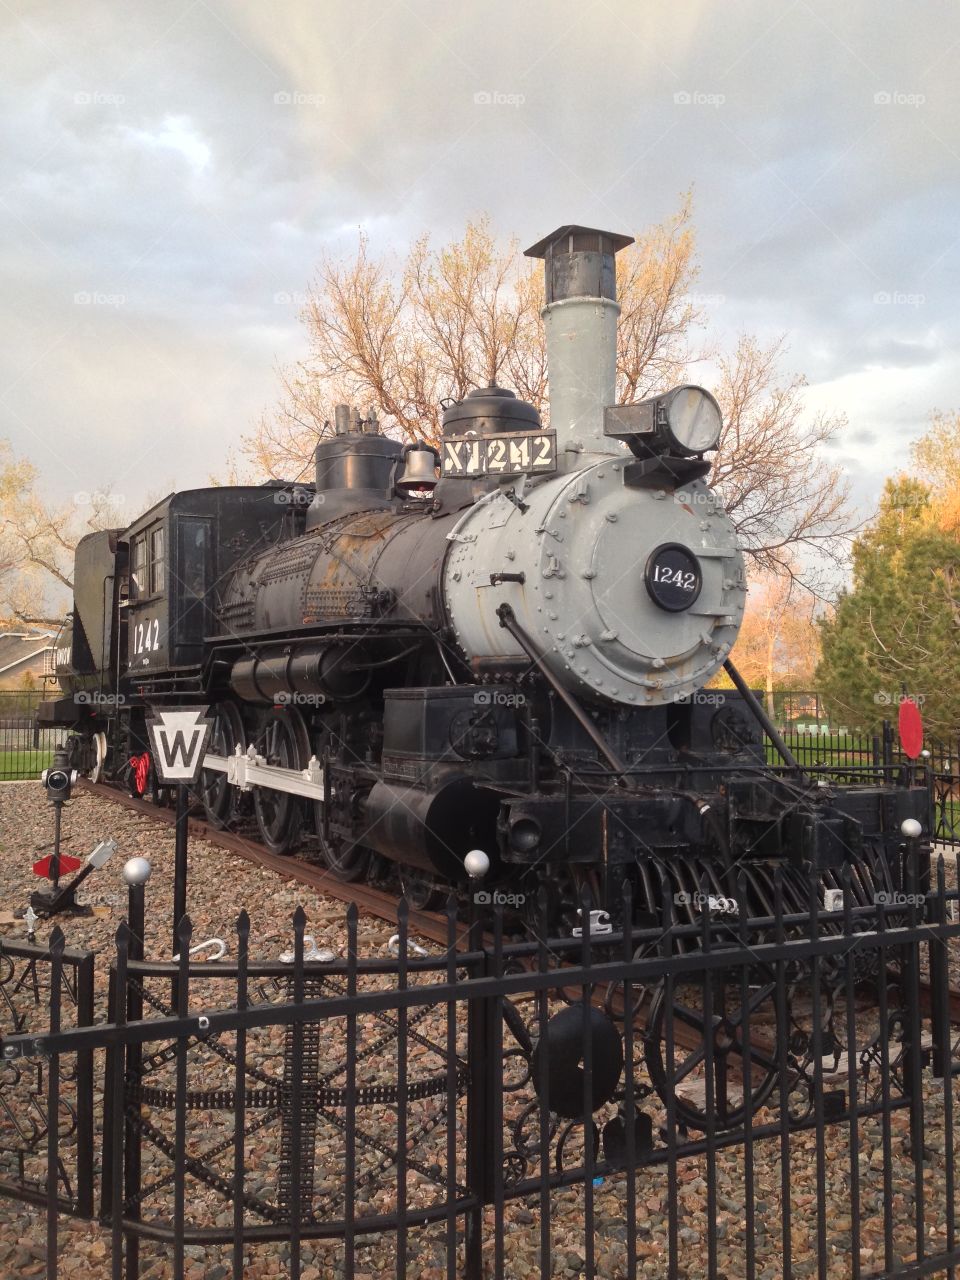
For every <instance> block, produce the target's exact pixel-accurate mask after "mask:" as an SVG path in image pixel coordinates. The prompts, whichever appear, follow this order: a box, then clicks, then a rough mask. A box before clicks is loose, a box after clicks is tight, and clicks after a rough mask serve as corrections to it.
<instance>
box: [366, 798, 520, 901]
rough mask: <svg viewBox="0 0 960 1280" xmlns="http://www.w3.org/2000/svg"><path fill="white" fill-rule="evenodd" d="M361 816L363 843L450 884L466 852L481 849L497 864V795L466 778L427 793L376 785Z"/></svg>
mask: <svg viewBox="0 0 960 1280" xmlns="http://www.w3.org/2000/svg"><path fill="white" fill-rule="evenodd" d="M363 812H364V832H363V843H364V844H365V845H367V846H368V847H369V848H371V849H376V850H377V852H378V853H382V854H383V855H384V856H385V857H387V858H390V859H392V860H393V861H394V862H399V863H401V864H404V863H406V864H408V865H410V866H414V867H419V868H420V869H421V870H423V871H432V872H435V873H436V874H437V875H438V876H441V877H443V878H444V879H447V880H452V881H456V880H459V879H463V876H464V870H463V860H464V858H465V857H466V856H467V854H468V853H469V852H470V851H471V850H476V849H482V850H483V851H484V852H485V853H486V854H487V855H488V856H489V858H490V860H491V862H493V863H496V864H498V865H499V858H498V856H497V816H498V814H499V812H500V796H499V795H498V794H497V793H496V792H493V791H486V790H485V789H484V788H483V787H478V786H476V785H474V783H473V782H472V781H471V780H470V779H468V778H454V779H452V780H451V781H449V782H447V783H445V784H444V785H442V786H440V787H439V788H437V789H435V790H430V791H421V790H420V789H419V788H417V787H405V786H402V785H400V784H397V783H392V782H378V783H376V784H375V786H374V787H373V788H372V790H371V791H370V794H369V795H368V796H367V799H366V801H365V802H364V808H363Z"/></svg>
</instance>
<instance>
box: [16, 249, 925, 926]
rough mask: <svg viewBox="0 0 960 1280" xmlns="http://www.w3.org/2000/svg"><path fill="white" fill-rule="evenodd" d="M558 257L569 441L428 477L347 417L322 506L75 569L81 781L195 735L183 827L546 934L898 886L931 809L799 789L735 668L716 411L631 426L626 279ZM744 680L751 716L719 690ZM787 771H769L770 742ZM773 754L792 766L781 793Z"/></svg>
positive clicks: (704, 399)
mask: <svg viewBox="0 0 960 1280" xmlns="http://www.w3.org/2000/svg"><path fill="white" fill-rule="evenodd" d="M630 243H631V238H630V237H628V236H623V235H615V234H612V233H609V232H605V231H600V230H595V229H591V228H587V227H581V226H564V227H560V228H559V229H558V230H557V231H555V232H553V234H552V235H549V236H547V237H546V238H545V239H543V240H541V241H539V242H538V243H537V244H535V245H534V246H532V248H530V249H528V250H527V254H528V255H529V256H532V257H535V258H538V259H542V260H543V263H544V272H545V296H546V305H545V308H544V311H543V319H544V324H545V327H546V338H547V350H548V360H549V374H550V422H549V427H545V426H544V425H543V423H542V422H541V420H540V416H539V414H538V412H537V410H536V409H535V408H534V406H532V405H530V404H527V403H525V402H524V401H523V400H520V399H518V398H517V397H516V396H515V395H514V394H513V393H512V392H511V391H509V390H506V389H505V388H502V387H499V386H496V385H490V386H487V387H481V388H478V389H476V390H474V391H471V392H470V393H469V394H468V395H466V396H465V398H464V399H463V400H461V401H458V402H456V403H452V404H450V405H449V406H448V407H447V408H446V409H445V411H444V413H443V430H442V438H441V440H440V441H439V449H436V448H434V447H432V446H431V445H428V444H422V443H411V444H405V445H404V444H401V443H399V442H398V441H396V440H394V439H393V438H391V437H390V436H389V435H388V434H385V433H384V432H382V431H381V430H380V428H379V424H378V423H377V421H376V418H375V417H374V416H373V415H372V414H371V415H370V416H368V417H367V418H365V419H362V418H361V417H360V415H359V414H357V413H356V412H355V411H353V410H352V409H351V408H349V407H348V406H338V407H337V409H336V412H335V423H334V428H333V430H332V432H331V433H330V434H329V435H327V436H325V437H324V438H323V439H321V441H320V443H319V444H318V446H317V449H316V473H315V481H314V483H313V484H292V483H280V482H270V483H268V484H264V485H260V486H238V487H224V488H207V489H194V490H189V491H185V492H182V493H176V494H173V495H171V496H170V497H168V498H166V499H165V500H164V501H162V502H160V503H158V504H157V505H156V506H154V507H152V508H151V509H150V510H149V511H147V512H146V513H145V514H144V515H142V516H141V517H140V518H139V519H138V520H136V521H134V523H133V524H131V525H130V526H129V527H128V528H126V529H114V530H108V531H104V532H97V533H92V534H90V535H88V536H87V537H86V538H84V539H83V540H82V542H81V543H80V544H79V546H78V547H77V551H76V573H75V587H74V607H73V612H72V615H71V617H70V619H69V621H68V623H67V625H66V627H65V629H64V632H63V634H62V636H61V637H60V639H59V640H58V642H57V651H56V669H57V675H58V677H59V681H60V685H61V689H62V690H63V691H64V696H63V697H61V698H59V699H57V700H53V701H50V702H47V703H45V704H44V705H43V707H42V708H41V712H40V718H41V720H42V722H43V723H45V724H48V725H50V724H52V725H59V726H63V727H65V728H67V729H69V730H71V731H72V733H71V738H70V745H71V750H72V752H73V757H74V762H75V764H76V766H77V767H78V768H79V769H80V770H81V771H83V772H85V773H86V774H88V775H89V776H92V777H95V778H96V777H113V778H120V777H124V776H125V777H126V778H127V779H128V780H129V783H130V785H131V787H132V788H133V789H134V790H135V791H136V792H137V793H141V794H142V793H143V792H145V791H146V792H153V793H155V794H156V798H157V799H158V800H159V799H160V798H161V796H160V793H159V791H158V790H157V788H156V775H155V772H154V770H153V768H152V762H151V760H150V756H149V741H148V735H147V731H146V719H147V717H148V716H149V715H150V714H151V712H152V711H153V709H155V708H157V707H162V706H164V705H171V704H176V705H189V704H196V705H198V706H209V707H210V715H211V717H212V720H213V731H212V736H211V740H210V743H209V748H208V753H207V755H206V756H205V758H204V770H203V774H202V780H201V784H200V787H199V795H198V799H199V801H200V802H202V804H203V807H204V809H205V811H206V815H207V817H208V819H209V820H210V821H212V822H214V823H217V824H220V825H223V826H229V825H232V824H236V823H240V822H244V821H247V822H249V821H251V820H255V822H256V824H257V827H258V828H259V833H260V836H261V838H262V840H263V841H264V842H265V843H266V844H267V845H268V846H269V847H270V848H271V849H272V850H274V851H277V852H280V853H288V852H292V851H294V850H296V849H298V848H299V847H301V846H303V848H304V849H306V851H307V852H308V854H309V853H312V854H313V856H316V857H318V858H319V859H320V860H322V862H323V863H324V864H325V865H326V866H327V867H328V868H329V870H330V871H331V872H332V873H333V874H334V875H336V876H338V877H340V878H342V879H343V880H346V881H354V880H360V879H363V878H377V877H382V876H383V875H385V874H386V871H387V869H388V868H389V867H394V868H395V869H397V870H398V871H399V875H400V879H401V882H402V885H403V888H404V890H405V892H406V893H407V894H408V896H409V897H410V898H411V899H412V900H413V901H414V902H415V903H416V904H418V905H420V906H426V905H429V904H430V903H431V901H432V900H433V899H434V897H435V896H436V894H437V892H438V890H446V889H448V888H449V886H451V885H461V884H464V883H465V882H466V873H465V869H464V860H465V858H466V856H467V854H468V853H470V852H471V851H473V850H477V849H479V850H483V851H484V852H485V853H486V855H487V857H488V859H489V863H490V871H489V876H488V881H487V883H488V884H489V885H491V886H498V885H499V886H501V887H502V891H503V892H504V893H505V894H507V895H509V894H515V895H516V900H517V901H519V900H520V899H521V898H524V899H526V900H527V901H528V902H531V901H533V900H535V898H536V896H537V893H538V892H539V891H540V890H541V889H544V890H546V892H547V893H548V895H549V901H550V903H551V911H552V912H553V913H554V917H555V919H556V920H557V921H558V922H561V921H563V920H567V921H571V920H573V918H574V917H575V915H576V913H577V910H578V908H577V906H576V904H577V902H578V901H580V895H581V894H582V892H583V890H584V888H587V889H589V892H590V894H591V896H592V900H593V901H594V902H595V903H596V904H598V905H599V906H605V907H606V908H607V909H609V911H610V912H611V913H615V912H616V911H617V909H618V907H617V904H618V903H619V902H621V901H622V898H621V894H620V889H621V885H622V883H623V881H624V879H625V878H630V879H632V880H633V882H634V884H635V891H634V895H633V900H634V902H635V903H636V904H637V910H638V912H643V911H645V910H649V909H650V908H651V904H652V903H653V902H654V901H655V900H656V898H657V895H658V892H659V890H658V889H657V888H656V885H657V884H658V883H659V878H660V877H661V876H663V875H666V876H667V877H668V878H669V879H670V880H672V882H673V883H674V885H675V886H676V889H677V895H678V901H683V900H684V898H686V899H688V900H690V901H693V900H694V899H695V898H696V897H697V896H698V891H699V890H700V889H701V887H702V885H703V883H704V880H706V881H707V882H708V883H709V884H710V885H712V886H714V887H715V888H716V891H717V893H718V894H729V893H731V891H732V889H731V886H732V877H733V876H734V875H735V874H740V873H741V872H742V873H744V874H745V875H746V877H747V881H748V884H749V892H750V894H751V896H752V897H753V899H754V902H753V906H754V907H760V908H762V907H763V906H764V905H767V906H768V907H769V902H770V897H771V894H772V888H771V886H772V874H773V868H775V867H777V866H780V867H784V868H790V867H793V868H809V867H815V868H818V869H820V870H821V872H822V875H823V879H824V883H825V884H829V883H838V881H837V879H836V877H837V876H838V874H839V871H840V869H841V868H842V867H843V866H844V865H845V864H852V865H854V866H855V867H856V869H857V883H858V884H860V885H861V887H862V892H863V893H864V894H866V893H868V891H869V887H870V885H874V886H875V884H876V881H877V878H878V877H879V878H881V879H882V878H883V877H884V876H885V875H886V874H887V873H886V871H885V868H886V867H888V866H889V865H891V863H892V861H893V859H894V857H895V854H896V851H897V849H898V848H899V847H900V845H901V844H902V836H901V832H900V828H901V823H902V822H903V821H904V820H905V819H906V818H916V819H918V820H919V821H920V822H921V823H922V825H923V828H924V830H927V831H929V829H930V828H929V817H928V797H927V792H926V789H925V788H923V787H917V786H909V785H907V786H898V787H891V786H886V785H882V784H880V783H869V784H851V785H845V786H840V785H833V784H829V785H828V784H827V783H826V782H824V781H823V780H822V779H819V780H818V779H815V778H812V777H810V776H808V775H807V774H806V773H804V771H803V770H802V769H800V768H799V766H798V765H797V762H796V761H795V760H794V759H793V757H792V756H791V755H790V752H789V751H788V749H787V748H786V746H785V745H784V743H783V742H782V740H781V739H780V737H779V735H778V734H777V732H776V729H775V728H774V726H773V725H772V724H770V723H769V721H768V720H767V718H766V716H765V713H764V711H763V708H762V707H761V706H760V704H759V703H758V702H757V700H756V698H755V697H754V695H753V694H752V692H751V691H750V689H749V688H748V687H747V686H746V685H745V684H744V682H743V681H742V680H741V679H740V677H739V675H738V673H737V672H736V670H735V669H734V667H733V666H732V664H731V663H730V661H729V653H730V650H731V648H732V646H733V644H734V641H735V640H736V638H737V633H738V630H739V627H740V623H741V619H742V617H743V611H744V601H745V596H746V591H747V582H746V576H745V571H744V560H743V557H742V555H741V552H740V550H739V549H738V546H737V538H736V532H735V529H734V526H733V523H732V522H731V520H730V517H729V516H728V514H727V513H726V511H725V510H724V508H723V505H722V503H721V501H720V500H719V498H718V496H717V494H716V493H714V492H713V491H712V490H711V488H710V487H709V485H708V484H707V482H706V479H707V476H708V474H709V471H710V463H709V461H708V459H707V455H709V454H710V453H711V451H712V450H714V449H715V448H716V446H717V443H718V440H719V437H720V432H721V426H722V421H721V413H720V409H719V407H718V405H717V402H716V400H715V399H714V398H713V397H712V396H711V395H710V394H709V393H708V392H707V391H706V390H704V389H702V388H700V387H696V386H690V385H684V386H680V387H677V388H675V389H673V390H671V391H669V392H666V393H664V394H660V395H656V396H653V397H651V398H649V399H647V400H644V401H643V402H641V403H637V404H629V405H618V404H616V402H615V401H616V395H615V384H616V352H617V342H616V338H617V318H618V315H619V310H620V308H619V305H618V303H617V299H616V271H615V259H616V254H617V253H618V252H619V251H620V250H621V249H623V248H624V247H625V246H626V245H628V244H630ZM724 665H725V666H726V668H727V670H728V672H729V674H730V675H731V677H732V679H733V683H734V685H735V689H734V690H732V691H723V690H719V689H711V688H708V687H707V686H708V685H709V682H710V680H711V678H712V677H713V676H714V675H715V674H716V673H717V672H718V671H719V669H720V668H721V667H722V666H724ZM771 743H772V744H773V745H772V747H771V746H770V745H769V744H771ZM768 752H771V753H772V754H773V755H774V756H777V755H779V759H778V762H777V763H776V764H771V763H769V762H768Z"/></svg>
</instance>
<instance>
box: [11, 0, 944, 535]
mask: <svg viewBox="0 0 960 1280" xmlns="http://www.w3.org/2000/svg"><path fill="white" fill-rule="evenodd" d="M0 15H2V18H0V24H2V27H3V30H2V42H0V100H2V110H3V119H4V122H5V125H6V128H5V129H4V130H3V132H2V135H0V255H2V264H3V305H2V308H0V324H2V331H0V437H7V438H8V439H9V440H10V441H11V442H12V443H13V445H14V447H15V448H16V449H17V450H18V451H19V452H20V453H21V454H23V455H26V456H27V457H29V458H31V459H32V460H34V461H35V462H36V463H38V464H39V465H40V467H41V469H42V471H43V474H44V481H45V485H46V488H47V491H48V492H49V493H50V494H52V495H55V496H57V497H59V498H64V497H68V496H69V495H71V494H73V493H75V492H81V493H83V492H85V491H90V490H95V489H97V488H102V487H104V486H106V485H110V486H112V488H113V490H114V492H115V493H117V494H120V495H124V496H125V498H126V500H127V512H128V514H129V515H131V516H132V515H133V514H134V513H135V511H136V509H137V506H138V504H139V503H142V501H143V498H144V497H145V495H146V494H148V493H150V494H156V493H157V492H159V491H161V490H163V489H166V488H173V487H180V488H183V487H189V486H192V485H196V484H203V483H205V482H206V479H207V477H208V476H209V474H210V473H211V472H212V471H215V470H216V469H217V467H218V465H219V464H220V463H221V462H222V459H223V458H224V456H225V454H226V452H227V451H228V449H229V448H230V447H231V446H233V445H235V444H236V443H237V441H238V438H239V436H240V435H241V434H242V433H244V432H246V431H248V430H249V429H250V427H251V425H252V423H253V421H254V420H255V418H256V417H257V416H258V414H259V413H260V411H261V410H262V409H263V408H264V407H265V406H267V405H269V404H270V403H271V401H272V400H273V399H274V398H275V394H276V376H275V366H276V364H277V362H278V361H285V360H289V359H293V358H296V357H297V356H298V355H300V354H302V353H303V351H304V345H303V334H302V330H301V328H300V325H299V321H298V319H297V310H298V306H297V303H298V297H299V296H302V294H303V291H304V289H305V287H306V284H307V282H308V280H309V279H310V277H311V275H312V273H313V269H314V266H315V264H316V262H317V260H318V258H319V256H320V255H321V253H323V252H324V251H326V250H331V249H333V250H338V249H347V248H349V247H350V246H351V245H352V244H354V243H355V240H356V234H357V229H358V228H359V227H363V228H365V229H366V230H367V232H368V233H369V235H370V237H371V241H372V243H373V245H374V247H375V248H380V247H384V248H386V247H393V248H395V249H397V250H399V251H402V250H403V249H404V248H405V247H406V245H407V244H408V243H409V241H410V240H411V239H412V238H413V237H414V236H415V235H418V234H420V233H421V232H422V231H424V230H427V229H429V230H430V231H431V232H432V233H434V234H435V236H436V237H438V238H443V237H446V236H449V235H454V234H457V233H458V232H459V231H460V230H461V229H462V227H463V224H464V221H465V220H466V219H467V218H468V217H470V216H471V215H474V214H477V213H479V212H481V211H487V212H489V213H490V215H491V216H492V218H493V220H494V223H495V225H496V226H497V227H498V228H499V229H500V230H502V231H503V233H504V234H509V233H516V235H517V236H518V237H519V238H520V240H521V242H522V243H524V244H527V243H532V242H533V241H534V240H536V239H538V238H539V237H540V236H542V235H543V234H545V233H546V232H547V231H550V230H552V229H553V227H555V226H556V225H558V224H560V223H564V222H584V223H588V224H591V225H599V226H605V227H609V228H610V229H611V230H614V231H627V232H636V231H637V230H639V229H641V228H642V227H643V226H645V225H646V224H648V223H650V222H653V221H657V220H659V219H661V218H663V217H664V216H666V215H667V214H669V213H670V212H671V211H672V210H673V209H675V208H676V205H677V203H678V197H679V193H680V192H682V191H683V190H685V189H686V188H687V187H689V186H691V185H693V187H694V189H695V201H696V205H695V208H696V224H697V229H698V237H699V247H700V261H701V266H702V274H701V278H700V282H699V285H698V290H699V292H700V295H701V300H702V301H704V302H705V303H706V305H707V310H708V313H709V316H710V332H711V336H713V337H715V338H716V339H717V340H718V341H719V342H721V343H730V342H732V340H733V339H734V337H735V335H736V333H737V332H739V331H741V330H749V331H752V332H755V333H758V334H760V335H761V336H763V337H765V338H770V337H773V336H775V335H776V334H779V333H786V334H787V335H788V336H789V341H790V344H791V349H790V353H789V363H790V367H791V368H793V369H796V370H799V371H802V372H804V373H805V374H806V375H807V377H808V379H809V381H810V384H811V388H810V392H809V400H810V403H811V405H812V406H816V407H825V408H829V409H831V410H842V411H843V412H845V413H846V414H847V416H848V417H849V420H850V421H849V427H848V428H847V430H846V432H845V433H844V435H843V438H842V439H841V441H840V442H839V445H838V447H837V448H836V449H835V450H834V456H835V457H836V458H838V459H839V460H840V461H841V463H842V464H843V465H844V467H845V468H847V469H848V471H849V473H850V475H851V478H852V480H853V482H854V485H855V490H856V492H857V494H858V496H859V497H860V499H861V500H862V501H863V502H864V503H867V502H869V500H870V499H871V498H872V497H875V496H876V493H877V491H878V489H879V487H880V485H881V484H882V479H883V476H884V475H885V474H887V473H888V472H889V471H890V470H891V469H893V468H894V467H896V466H897V465H900V464H903V463H905V462H906V460H907V452H908V446H909V442H910V440H911V439H913V438H914V437H915V436H916V435H917V434H918V433H919V432H920V431H921V430H922V427H923V424H924V421H925V419H926V417H927V415H928V413H929V411H930V410H931V409H933V408H941V409H951V408H960V357H958V341H957V340H958V337H960V317H958V308H957V305H956V299H957V297H958V296H960V220H958V216H957V213H958V208H960V200H958V177H960V129H958V124H957V122H958V120H960V88H958V86H960V74H958V60H960V10H958V8H957V6H956V5H955V4H953V3H951V4H948V3H945V2H944V3H941V2H940V0H919V2H917V0H915V2H914V3H910V4H908V3H906V0H901V2H899V3H894V2H892V0H869V2H868V0H848V2H847V3H845V4H843V5H837V4H835V3H832V2H828V0H778V3H776V4H769V3H759V2H754V0H725V3H722V4H721V3H719V2H718V0H713V2H712V3H710V2H708V0H667V2H663V3H661V2H660V0H645V2H644V3H642V4H640V3H628V2H625V0H620V2H617V0H595V2H591V0H550V2H549V3H547V2H546V0H509V2H507V0H484V3H482V4H479V3H471V2H470V0H466V2H465V3H461V4H459V5H456V4H451V3H449V0H447V2H446V3H441V0H350V2H349V3H345V2H343V0H312V2H309V0H229V2H228V0H141V2H140V3H136V4H130V3H121V2H120V0H112V3H105V2H102V0H85V3H83V4H68V3H66V2H65V0H53V2H52V3H43V0H32V2H31V0H4V3H3V5H2V7H0Z"/></svg>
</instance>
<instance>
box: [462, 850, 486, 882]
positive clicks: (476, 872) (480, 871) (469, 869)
mask: <svg viewBox="0 0 960 1280" xmlns="http://www.w3.org/2000/svg"><path fill="white" fill-rule="evenodd" d="M463 869H464V871H466V873H467V875H468V876H469V877H470V879H471V880H480V879H482V877H483V876H485V875H486V874H487V872H488V871H489V870H490V859H489V858H488V857H487V855H486V854H485V853H484V852H483V850H482V849H471V850H470V852H469V853H468V854H467V856H466V857H465V858H464V860H463Z"/></svg>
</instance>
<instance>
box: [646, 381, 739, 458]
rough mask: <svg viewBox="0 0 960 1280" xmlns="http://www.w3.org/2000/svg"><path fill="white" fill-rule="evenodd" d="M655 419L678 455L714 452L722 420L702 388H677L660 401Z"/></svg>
mask: <svg viewBox="0 0 960 1280" xmlns="http://www.w3.org/2000/svg"><path fill="white" fill-rule="evenodd" d="M661 403H662V408H661V411H660V414H658V417H660V421H661V425H662V426H663V427H664V428H665V429H666V434H667V438H668V439H669V441H670V444H671V445H672V446H673V447H674V448H675V449H677V450H678V451H679V452H680V453H688V454H692V453H705V452H706V451H707V450H708V449H715V448H716V447H717V442H718V441H719V439H720V431H721V428H722V427H723V418H722V417H721V414H720V406H719V405H718V404H717V402H716V400H714V398H713V396H712V395H711V394H710V392H709V391H704V389H703V387H677V388H676V390H674V391H670V392H668V393H667V395H665V396H663V398H662V402H661Z"/></svg>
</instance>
